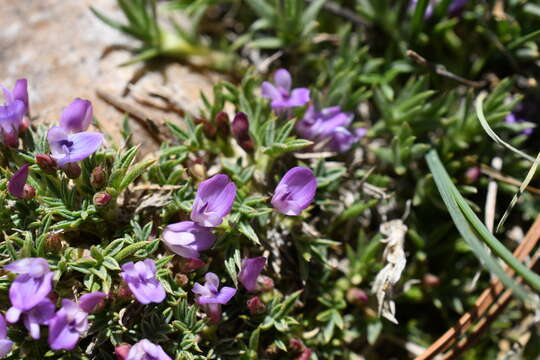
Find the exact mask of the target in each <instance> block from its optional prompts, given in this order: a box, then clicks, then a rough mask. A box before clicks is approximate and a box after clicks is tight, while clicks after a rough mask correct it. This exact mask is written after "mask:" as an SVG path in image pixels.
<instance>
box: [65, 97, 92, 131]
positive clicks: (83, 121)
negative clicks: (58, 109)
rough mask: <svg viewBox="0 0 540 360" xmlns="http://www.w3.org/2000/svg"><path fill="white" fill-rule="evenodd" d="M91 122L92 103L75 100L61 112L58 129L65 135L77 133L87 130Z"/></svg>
mask: <svg viewBox="0 0 540 360" xmlns="http://www.w3.org/2000/svg"><path fill="white" fill-rule="evenodd" d="M91 122H92V103H91V102H90V101H88V100H83V99H79V98H76V99H75V100H73V102H72V103H71V104H69V106H68V107H67V108H65V109H64V111H63V112H62V117H61V118H60V127H62V128H63V129H64V130H65V131H66V132H67V133H78V132H83V131H86V130H87V129H88V127H89V126H90V123H91Z"/></svg>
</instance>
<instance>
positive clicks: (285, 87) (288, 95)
mask: <svg viewBox="0 0 540 360" xmlns="http://www.w3.org/2000/svg"><path fill="white" fill-rule="evenodd" d="M274 83H275V85H274V84H272V83H270V82H268V81H265V82H263V84H262V96H263V97H265V98H267V99H270V100H271V101H272V103H271V105H272V109H274V110H283V109H287V108H293V107H297V106H303V105H305V104H307V103H308V102H309V100H310V98H309V89H306V88H297V89H292V91H291V85H292V79H291V74H289V72H288V71H287V70H285V69H279V70H278V71H276V73H275V74H274Z"/></svg>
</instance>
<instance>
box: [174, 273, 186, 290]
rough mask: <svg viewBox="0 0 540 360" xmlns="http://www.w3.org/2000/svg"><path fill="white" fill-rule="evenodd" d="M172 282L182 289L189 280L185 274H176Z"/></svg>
mask: <svg viewBox="0 0 540 360" xmlns="http://www.w3.org/2000/svg"><path fill="white" fill-rule="evenodd" d="M174 282H176V284H177V285H178V286H180V287H183V286H185V285H186V284H187V283H188V282H189V279H188V277H187V276H186V274H182V273H177V274H176V275H174Z"/></svg>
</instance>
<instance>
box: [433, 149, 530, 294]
mask: <svg viewBox="0 0 540 360" xmlns="http://www.w3.org/2000/svg"><path fill="white" fill-rule="evenodd" d="M426 160H427V163H428V166H429V169H430V170H431V173H432V174H433V178H434V180H435V184H436V185H437V188H438V189H439V192H440V193H441V196H442V198H443V201H444V203H445V205H446V207H447V208H448V211H449V212H450V216H451V217H452V219H453V220H454V224H455V225H456V227H457V228H458V230H459V232H460V234H461V235H462V236H463V238H464V240H465V241H466V242H467V244H468V245H469V246H470V247H471V250H472V251H473V253H474V254H475V255H476V257H477V258H478V259H479V260H480V262H481V263H482V264H483V265H484V266H485V267H486V268H487V269H488V270H489V271H490V272H491V273H493V274H494V275H496V276H497V277H498V278H499V279H500V280H501V282H502V283H503V284H504V285H505V286H506V287H507V288H509V289H512V291H513V292H514V294H515V295H516V296H518V297H519V298H520V299H522V300H527V292H526V291H525V289H524V288H523V287H522V286H521V285H519V284H518V283H517V282H516V281H514V280H513V279H512V278H511V277H510V276H508V274H506V273H505V272H504V270H503V269H502V267H501V266H500V265H499V263H498V262H497V260H496V259H495V258H494V257H493V256H491V255H490V254H489V253H488V252H487V250H486V249H485V247H484V245H483V243H482V241H483V242H484V243H487V244H488V245H489V244H491V245H495V244H497V245H496V246H494V247H493V248H492V250H494V252H495V249H497V250H501V247H502V248H504V246H503V245H502V244H501V243H499V242H498V240H496V239H494V238H493V239H494V240H495V241H492V238H491V237H489V238H488V237H486V236H485V234H483V235H482V237H481V238H482V241H480V240H479V239H478V237H477V236H476V234H475V233H474V231H473V229H472V228H471V221H472V222H473V223H475V228H476V230H478V229H480V228H481V227H483V228H484V229H485V232H487V233H489V231H488V230H487V229H486V228H485V226H483V224H482V226H481V227H479V225H478V224H477V223H476V221H475V220H474V219H475V218H476V220H478V218H477V217H476V215H474V212H473V211H472V209H470V207H469V205H468V204H467V203H466V202H465V200H464V199H463V198H462V197H461V195H460V194H459V192H458V191H457V189H456V188H455V186H454V184H453V183H452V182H451V181H450V177H449V176H448V174H447V172H446V170H445V169H444V167H443V165H442V163H441V161H440V160H439V157H438V155H437V153H436V152H435V151H434V150H432V151H430V152H429V153H428V154H427V155H426ZM458 203H459V205H458ZM464 209H468V210H469V211H467V213H464ZM473 215H474V216H473ZM478 221H479V220H478ZM505 249H506V248H505ZM506 251H508V250H506ZM499 252H500V251H499ZM495 253H496V254H497V255H498V252H495ZM510 256H511V257H513V255H512V254H510ZM507 258H508V257H507ZM514 260H515V261H512V263H515V262H518V261H517V259H515V258H514ZM521 265H523V264H521ZM514 270H516V269H514ZM527 271H528V272H530V270H527ZM524 274H525V273H522V274H520V275H524ZM528 277H529V278H530V276H528ZM536 285H537V286H538V288H536V287H535V289H537V290H539V289H540V282H539V283H538V284H536Z"/></svg>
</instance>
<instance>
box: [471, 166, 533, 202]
mask: <svg viewBox="0 0 540 360" xmlns="http://www.w3.org/2000/svg"><path fill="white" fill-rule="evenodd" d="M480 171H481V172H482V174H485V175H488V176H490V177H492V178H494V179H496V180H499V181H502V182H504V183H506V184H510V185H514V186H517V187H520V186H521V184H522V183H521V181H519V180H517V179H514V178H513V177H510V176H506V175H503V174H501V173H500V172H498V171H496V170H495V169H493V168H490V167H489V166H487V165H484V164H482V165H481V168H480ZM525 190H526V191H528V192H530V193H533V194H536V195H540V189H538V188H535V187H533V186H526V187H525Z"/></svg>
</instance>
